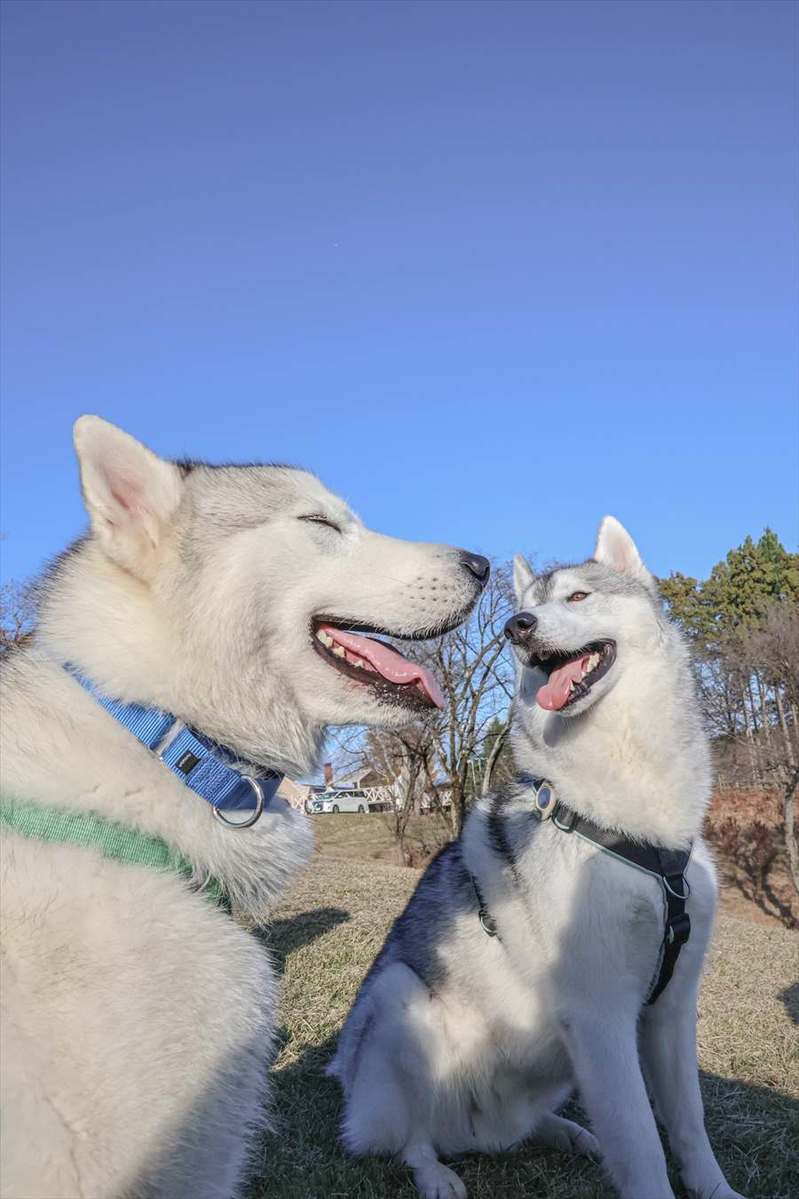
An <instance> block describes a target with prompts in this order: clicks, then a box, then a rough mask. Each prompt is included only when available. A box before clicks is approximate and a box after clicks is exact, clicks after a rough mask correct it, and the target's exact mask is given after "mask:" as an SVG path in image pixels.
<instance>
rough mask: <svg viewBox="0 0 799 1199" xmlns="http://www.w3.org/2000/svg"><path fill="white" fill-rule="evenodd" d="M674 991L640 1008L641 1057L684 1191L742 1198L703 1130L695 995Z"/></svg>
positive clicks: (715, 1198)
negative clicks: (731, 1182) (697, 1055)
mask: <svg viewBox="0 0 799 1199" xmlns="http://www.w3.org/2000/svg"><path fill="white" fill-rule="evenodd" d="M672 986H673V987H674V991H673V992H672V993H671V994H669V993H668V992H665V993H664V995H663V996H662V998H661V999H659V1000H658V1001H657V1003H656V1004H655V1005H654V1006H653V1007H651V1008H647V1009H646V1010H645V1012H644V1015H643V1018H642V1021H641V1059H642V1062H643V1067H644V1073H645V1075H646V1079H647V1082H648V1083H649V1087H650V1090H651V1092H652V1099H653V1102H654V1104H655V1111H656V1112H657V1114H658V1118H659V1119H660V1120H661V1121H662V1122H663V1124H664V1126H665V1128H666V1132H667V1133H668V1137H669V1144H670V1145H671V1148H672V1152H673V1153H674V1156H675V1157H676V1158H677V1161H678V1162H679V1163H680V1170H681V1173H682V1177H683V1181H684V1183H685V1186H686V1188H687V1190H688V1191H689V1192H690V1194H691V1195H692V1196H695V1199H743V1197H742V1196H741V1195H739V1194H738V1192H737V1191H734V1190H733V1189H732V1187H731V1186H730V1185H729V1183H728V1182H727V1179H726V1178H725V1177H724V1174H723V1173H722V1171H721V1167H720V1166H719V1164H718V1162H717V1161H716V1158H715V1155H714V1153H713V1150H712V1148H711V1146H710V1141H709V1140H708V1136H707V1132H706V1131H705V1119H704V1111H703V1108H702V1095H701V1092H700V1090H699V1070H698V1067H697V1061H696V996H695V994H691V995H690V996H682V995H680V993H679V990H678V983H677V980H675V982H674V983H673V984H672Z"/></svg>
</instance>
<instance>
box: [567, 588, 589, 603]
mask: <svg viewBox="0 0 799 1199" xmlns="http://www.w3.org/2000/svg"><path fill="white" fill-rule="evenodd" d="M590 594H591V592H590V591H573V592H572V593H571V595H570V596H567V599H566V603H567V604H577V603H579V602H580V600H584V599H588V597H589V595H590Z"/></svg>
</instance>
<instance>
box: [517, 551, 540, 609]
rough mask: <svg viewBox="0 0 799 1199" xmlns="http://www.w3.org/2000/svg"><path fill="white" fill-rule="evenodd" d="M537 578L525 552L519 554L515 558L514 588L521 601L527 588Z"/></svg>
mask: <svg viewBox="0 0 799 1199" xmlns="http://www.w3.org/2000/svg"><path fill="white" fill-rule="evenodd" d="M534 578H535V571H534V570H533V568H532V566H531V565H530V563H529V562H528V561H527V559H526V558H525V556H524V555H523V554H517V555H516V557H515V558H514V559H513V590H514V591H515V592H516V598H517V600H519V602H521V600H522V596H523V595H524V593H525V591H526V590H527V588H528V587H529V586H530V584H531V583H532V581H533V579H534Z"/></svg>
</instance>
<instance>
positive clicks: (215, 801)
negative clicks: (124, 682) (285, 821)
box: [65, 664, 283, 829]
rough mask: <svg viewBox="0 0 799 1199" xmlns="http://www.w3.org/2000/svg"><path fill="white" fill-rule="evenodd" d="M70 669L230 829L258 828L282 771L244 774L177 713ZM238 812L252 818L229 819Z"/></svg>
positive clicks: (230, 756) (232, 759)
mask: <svg viewBox="0 0 799 1199" xmlns="http://www.w3.org/2000/svg"><path fill="white" fill-rule="evenodd" d="M65 669H66V670H67V671H68V673H69V674H70V675H72V677H73V679H74V680H75V681H76V682H77V683H79V684H80V685H81V687H82V688H83V689H84V691H87V692H88V693H89V695H91V696H92V697H93V698H94V699H95V700H96V701H97V703H98V704H100V706H101V707H103V708H105V710H106V712H108V714H109V715H110V716H113V718H114V719H115V720H116V721H118V722H119V724H121V725H122V726H123V727H124V728H125V729H127V731H128V732H129V733H131V734H132V735H133V736H134V737H135V738H136V739H137V741H139V742H141V744H142V745H143V746H144V747H145V748H146V749H148V750H149V751H150V752H151V753H153V754H154V755H155V757H156V758H157V759H158V760H159V761H160V762H161V763H162V764H163V765H164V766H165V767H166V769H168V770H170V771H171V772H172V774H174V775H176V776H177V777H178V779H179V780H180V781H181V783H183V784H184V786H186V787H188V788H189V790H191V791H194V793H195V794H196V795H199V796H200V797H201V798H202V799H204V800H205V802H206V803H207V804H208V805H209V807H210V808H211V810H212V812H213V813H214V815H215V816H216V817H217V819H218V820H220V821H221V823H222V824H224V825H225V827H226V828H231V829H244V828H252V826H253V825H254V824H255V823H256V822H257V821H258V820H259V819H260V817H261V814H262V812H263V811H264V808H265V807H266V805H267V804H268V803H270V802H271V801H272V799H273V797H274V795H275V793H276V792H277V789H278V787H279V786H280V784H281V782H282V781H283V775H282V774H281V773H279V772H278V771H276V770H268V769H265V770H264V771H263V772H262V773H260V774H259V775H258V777H255V776H254V775H253V774H250V773H244V772H243V771H242V770H241V769H240V768H239V767H238V765H237V761H236V760H237V755H236V754H235V753H234V752H233V751H231V750H228V749H225V747H224V746H222V745H219V744H217V742H215V741H213V740H212V739H211V738H210V737H207V736H205V735H204V734H203V733H200V732H199V731H198V730H197V729H194V728H190V727H189V726H188V725H186V724H184V722H183V721H182V720H180V719H179V718H178V717H176V716H174V715H173V714H172V713H170V712H165V711H163V710H162V709H160V708H154V707H148V706H146V705H144V704H137V703H126V702H125V701H124V700H120V699H116V698H114V697H113V696H109V695H106V694H105V693H104V692H103V691H101V690H100V688H99V687H98V686H97V685H96V684H95V683H94V682H93V681H92V680H91V679H89V678H87V677H86V676H85V675H83V674H81V672H80V671H79V670H78V669H77V667H75V666H73V665H70V664H67V665H66V666H65ZM250 769H251V770H252V769H253V767H250ZM253 797H254V798H255V803H254V805H253ZM233 812H241V813H242V814H246V819H244V820H231V819H229V814H230V813H233ZM223 813H225V814H223Z"/></svg>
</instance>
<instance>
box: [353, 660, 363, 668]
mask: <svg viewBox="0 0 799 1199" xmlns="http://www.w3.org/2000/svg"><path fill="white" fill-rule="evenodd" d="M350 662H351V663H352V665H353V666H361V667H363V664H364V662H363V658H350Z"/></svg>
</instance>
